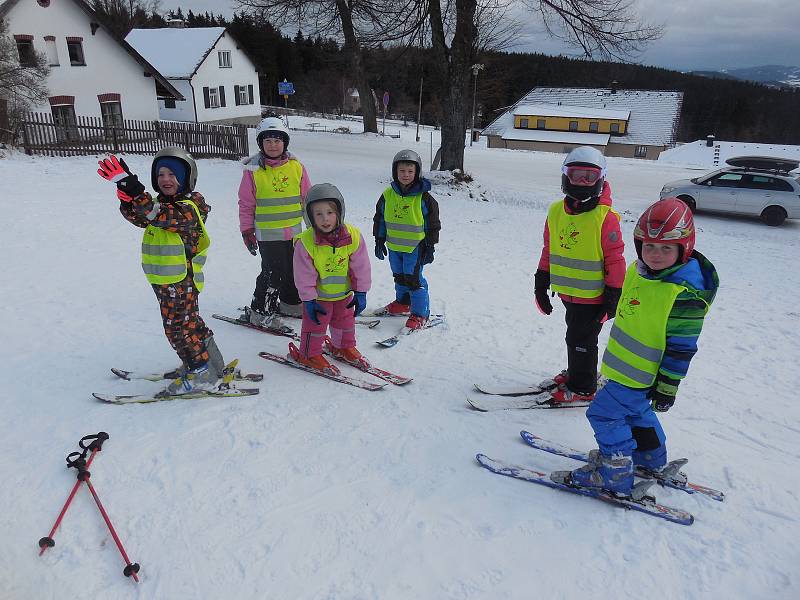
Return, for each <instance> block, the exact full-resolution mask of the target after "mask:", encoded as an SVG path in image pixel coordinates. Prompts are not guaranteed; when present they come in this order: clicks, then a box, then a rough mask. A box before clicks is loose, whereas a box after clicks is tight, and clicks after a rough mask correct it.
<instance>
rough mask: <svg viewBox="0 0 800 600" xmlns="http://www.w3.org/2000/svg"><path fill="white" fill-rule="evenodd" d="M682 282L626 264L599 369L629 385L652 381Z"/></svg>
mask: <svg viewBox="0 0 800 600" xmlns="http://www.w3.org/2000/svg"><path fill="white" fill-rule="evenodd" d="M684 289H686V288H685V287H684V286H682V285H678V284H676V283H669V282H666V281H661V280H658V279H648V278H646V277H642V276H641V275H639V273H638V272H637V271H636V262H634V263H633V264H632V265H631V266H629V267H628V270H627V272H626V273H625V283H624V284H623V285H622V294H621V296H620V299H619V304H618V305H617V313H616V316H615V317H614V326H613V327H612V328H611V333H610V334H609V336H608V346H606V351H605V352H604V353H603V364H602V366H601V368H600V371H601V373H602V374H603V375H605V376H606V377H608V378H609V379H612V380H613V381H616V382H618V383H621V384H622V385H626V386H628V387H632V388H649V387H650V386H652V385H653V382H654V381H655V379H656V375H657V374H658V368H659V366H660V365H661V358H662V356H663V355H664V348H665V347H666V342H667V333H666V332H667V319H669V313H670V311H671V310H672V306H673V304H674V303H675V298H676V297H677V296H678V294H680V293H681V292H682V291H683V290H684Z"/></svg>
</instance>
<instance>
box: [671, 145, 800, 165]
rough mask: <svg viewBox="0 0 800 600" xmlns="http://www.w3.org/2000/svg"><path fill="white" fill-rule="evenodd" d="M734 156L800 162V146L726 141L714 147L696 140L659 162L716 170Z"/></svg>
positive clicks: (672, 151)
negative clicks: (770, 157) (787, 159)
mask: <svg viewBox="0 0 800 600" xmlns="http://www.w3.org/2000/svg"><path fill="white" fill-rule="evenodd" d="M734 156H774V157H777V158H793V159H796V160H800V146H790V145H783V144H759V143H755V142H725V141H715V142H714V145H713V146H709V145H707V144H706V140H696V141H694V142H690V143H688V144H681V145H679V146H676V147H675V148H670V149H669V150H665V151H664V152H662V153H661V154H660V155H659V157H658V161H659V162H663V163H672V164H676V165H677V164H680V165H685V166H688V167H697V168H703V169H715V168H717V167H723V166H725V161H726V160H727V159H729V158H732V157H734Z"/></svg>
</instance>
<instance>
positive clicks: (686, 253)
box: [633, 198, 694, 264]
mask: <svg viewBox="0 0 800 600" xmlns="http://www.w3.org/2000/svg"><path fill="white" fill-rule="evenodd" d="M633 240H634V244H635V245H636V254H637V255H638V256H639V258H640V259H641V258H642V244H677V245H678V246H679V247H680V252H679V253H678V261H679V262H681V263H683V264H686V263H687V262H688V261H689V258H691V256H692V251H693V250H694V219H693V218H692V211H691V210H690V209H689V207H688V206H686V204H685V203H684V202H683V201H682V200H678V199H677V198H664V199H663V200H659V201H658V202H656V203H655V204H652V205H651V206H650V207H649V208H648V209H647V210H645V211H644V213H642V216H641V217H639V221H638V222H637V223H636V227H635V228H634V230H633Z"/></svg>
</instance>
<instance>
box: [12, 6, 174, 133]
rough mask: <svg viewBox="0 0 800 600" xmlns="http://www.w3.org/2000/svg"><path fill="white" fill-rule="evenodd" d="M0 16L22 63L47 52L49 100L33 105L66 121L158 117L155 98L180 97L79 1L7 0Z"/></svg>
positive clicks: (117, 121)
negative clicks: (77, 116)
mask: <svg viewBox="0 0 800 600" xmlns="http://www.w3.org/2000/svg"><path fill="white" fill-rule="evenodd" d="M0 19H3V20H4V21H6V23H8V26H9V27H8V33H9V35H11V36H13V38H14V39H15V40H16V43H17V51H18V52H19V57H20V62H23V63H24V62H26V61H28V60H32V58H33V56H34V52H41V53H43V54H45V55H46V56H47V59H48V63H49V64H50V75H49V76H48V78H47V87H48V88H49V90H50V97H49V98H48V102H47V103H45V104H43V105H41V106H36V107H33V110H34V111H37V112H51V113H52V115H53V118H54V120H55V122H56V123H58V124H61V125H65V126H69V125H74V124H75V122H76V119H75V117H76V115H79V116H94V117H102V119H103V122H104V123H105V124H106V125H112V124H114V125H121V121H122V119H141V120H149V121H153V120H157V119H158V98H159V97H163V98H170V99H172V101H176V100H180V99H182V98H183V96H182V95H181V94H180V92H178V91H177V90H176V89H175V88H174V87H173V86H172V85H171V84H170V83H169V81H167V79H166V78H165V77H163V76H162V75H161V74H160V73H159V72H158V71H157V70H156V69H155V68H154V67H153V66H152V65H151V64H150V63H148V62H147V61H146V60H145V59H144V58H143V57H142V56H141V55H140V54H139V53H137V52H136V50H134V49H133V48H132V47H131V46H130V45H129V44H127V43H125V42H122V41H120V40H117V39H116V38H114V37H113V36H112V35H111V34H109V33H108V32H107V31H106V30H105V29H104V28H103V27H102V26H101V25H100V21H99V19H98V17H97V13H95V11H94V10H93V9H92V8H91V7H90V6H89V5H88V4H87V3H86V2H84V1H83V0H6V1H5V2H2V4H0Z"/></svg>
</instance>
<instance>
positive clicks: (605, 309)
mask: <svg viewBox="0 0 800 600" xmlns="http://www.w3.org/2000/svg"><path fill="white" fill-rule="evenodd" d="M620 294H622V290H621V289H620V288H615V287H608V286H606V289H605V291H604V292H603V304H602V305H601V306H602V308H601V310H600V314H599V315H597V322H598V323H600V324H601V325H602V324H603V323H605V322H606V321H608V320H610V319H613V318H614V316H615V315H616V314H617V304H619V297H620Z"/></svg>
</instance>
